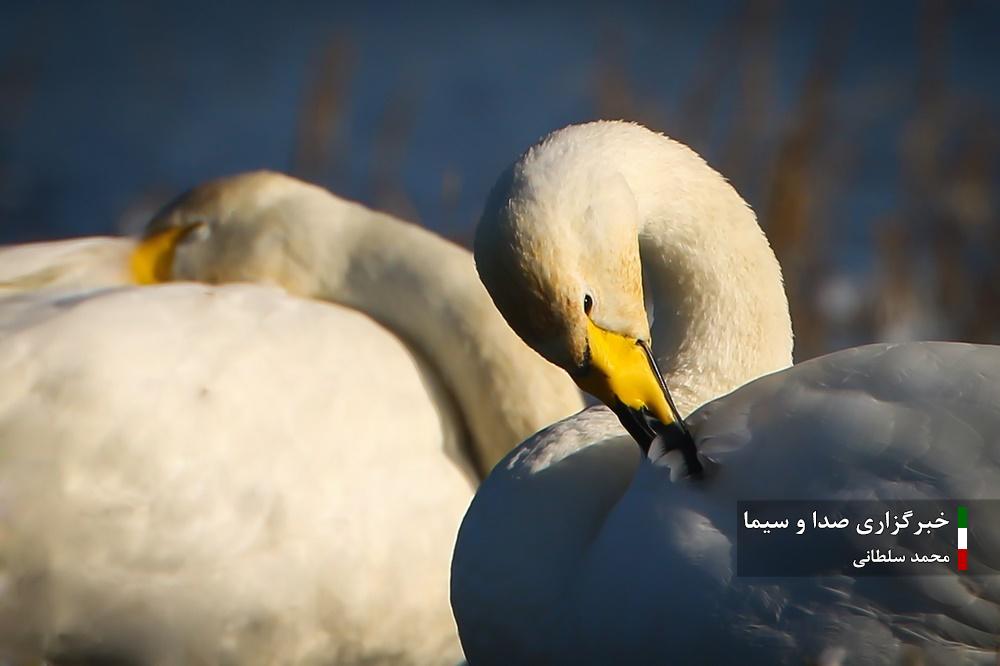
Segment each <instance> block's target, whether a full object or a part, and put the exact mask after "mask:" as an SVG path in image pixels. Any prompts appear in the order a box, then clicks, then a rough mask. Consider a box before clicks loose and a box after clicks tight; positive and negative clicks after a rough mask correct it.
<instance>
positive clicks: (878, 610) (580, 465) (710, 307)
mask: <svg viewBox="0 0 1000 666" xmlns="http://www.w3.org/2000/svg"><path fill="white" fill-rule="evenodd" d="M475 256H476V263H477V267H478V269H479V273H480V276H481V278H482V280H483V282H484V283H485V284H486V286H487V288H488V289H489V291H490V294H491V296H492V297H493V299H494V301H495V303H496V304H497V306H498V308H499V309H500V311H501V312H502V313H503V314H504V316H505V317H506V318H507V320H508V321H509V322H510V324H511V326H512V327H513V328H514V329H515V330H516V331H517V332H518V333H519V334H520V335H521V336H522V337H523V338H524V339H525V341H527V342H528V343H529V344H531V346H533V347H534V348H535V349H537V350H538V351H539V352H540V353H542V354H543V355H544V356H546V357H547V358H549V359H550V360H552V361H553V362H554V363H556V364H558V365H560V366H562V367H563V368H564V369H565V370H566V371H567V372H568V373H569V374H571V375H572V376H573V377H574V378H575V379H576V380H577V382H578V383H579V385H580V386H581V387H582V388H584V389H586V390H588V391H590V392H591V393H593V394H594V395H595V396H597V397H598V398H600V399H601V400H602V401H603V402H605V403H606V404H607V405H608V407H610V408H611V409H612V410H614V413H613V412H612V411H609V410H608V409H607V408H605V407H604V406H600V407H593V408H590V409H588V410H586V411H584V412H582V413H581V414H578V415H576V416H572V417H569V418H567V419H564V420H562V421H560V422H558V423H556V424H554V425H552V426H551V427H549V428H547V429H546V430H544V431H542V432H540V433H538V434H536V435H534V436H533V437H531V438H529V439H528V440H527V441H525V442H524V443H523V444H522V445H521V446H519V447H518V448H517V449H515V450H514V451H513V452H511V454H510V455H508V456H507V458H505V459H504V460H503V461H501V462H500V463H499V464H498V465H497V466H496V467H495V468H494V470H493V472H492V473H491V474H490V476H489V477H488V478H487V479H486V480H485V481H484V483H483V484H482V485H481V486H480V488H479V490H478V491H477V494H476V497H475V499H474V500H473V503H472V505H471V506H470V508H469V511H468V513H467V514H466V517H465V519H464V521H463V524H462V528H461V531H460V533H459V538H458V543H457V545H456V551H455V556H454V560H453V564H452V605H453V608H454V611H455V616H456V619H457V621H458V625H459V633H460V636H461V639H462V644H463V647H464V649H465V651H466V656H467V658H468V659H469V663H470V664H472V665H473V666H488V665H490V664H497V665H499V664H522V665H525V664H549V665H552V664H566V665H568V664H612V663H621V664H660V665H662V664H730V663H731V664H737V663H738V664H801V663H820V664H883V663H886V664H888V663H921V664H965V663H968V664H972V663H976V664H979V663H983V664H987V663H988V664H992V663H995V660H996V654H997V652H996V651H997V649H998V647H1000V576H986V577H978V578H976V577H965V576H959V575H958V574H957V573H956V572H955V571H954V570H951V569H949V570H947V571H942V572H941V575H936V576H910V577H898V578H891V579H882V578H858V577H850V576H843V575H838V576H827V577H822V578H795V579H792V578H772V579H759V578H757V579H755V578H741V577H738V576H736V545H735V532H736V524H737V510H736V502H737V501H739V500H757V499H845V498H866V499H874V498H883V499H888V498H893V499H919V498H929V499H937V498H965V499H977V498H993V499H996V498H1000V410H998V409H997V407H996V405H997V404H998V400H1000V351H998V349H997V348H995V347H990V346H976V345H962V344H947V343H912V344H903V345H874V346H869V347H863V348H859V349H852V350H847V351H843V352H839V353H836V354H831V355H829V356H826V357H823V358H820V359H816V360H813V361H810V362H807V363H803V364H800V365H797V366H794V367H787V366H789V364H790V363H791V349H792V332H791V325H790V321H789V315H788V308H787V302H786V299H785V295H784V292H783V288H782V283H781V275H780V269H779V267H778V264H777V261H776V259H775V257H774V255H773V253H772V251H771V249H770V247H769V245H768V243H767V240H766V238H765V237H764V235H763V233H762V232H761V230H760V228H759V226H758V225H757V222H756V220H755V217H754V215H753V212H752V211H751V210H750V209H749V207H748V206H747V205H746V204H745V202H744V201H743V200H742V199H741V198H740V197H739V195H738V194H737V193H736V191H735V190H734V189H733V188H732V187H731V186H730V185H729V184H728V183H726V181H725V180H724V179H723V178H722V177H721V176H720V175H719V174H718V173H716V172H715V171H714V170H712V169H711V168H710V167H709V166H708V165H707V164H705V162H704V161H703V160H702V159H701V158H700V157H698V156H697V155H696V154H695V153H694V152H693V151H691V150H690V149H688V148H687V147H685V146H683V145H681V144H678V143H676V142H674V141H672V140H670V139H668V138H666V137H664V136H661V135H658V134H655V133H653V132H651V131H649V130H647V129H645V128H643V127H641V126H638V125H634V124H629V123H623V122H596V123H590V124H586V125H580V126H573V127H569V128H566V129H563V130H560V131H558V132H555V133H553V134H551V135H549V136H548V137H547V138H545V139H544V140H543V141H542V142H540V143H539V144H538V145H536V146H534V147H532V148H531V149H529V150H528V151H527V152H526V153H525V154H524V155H523V156H522V157H521V158H520V159H519V160H518V161H517V162H516V163H515V164H514V165H513V166H512V167H511V168H510V169H508V170H507V171H506V172H505V173H504V174H503V175H502V176H501V178H500V179H499V181H498V183H497V185H496V187H495V188H494V191H493V192H492V194H491V196H490V199H489V201H488V202H487V205H486V209H485V211H484V213H483V216H482V219H481V221H480V225H479V229H478V231H477V235H476V246H475ZM644 302H645V303H648V304H649V305H648V306H647V305H644ZM650 320H651V321H652V324H651V325H650V324H649V323H648V322H649V321H650ZM649 352H651V354H650V353H649ZM650 359H653V361H651V360H650ZM657 368H658V369H659V372H661V373H662V379H663V381H662V382H660V381H659V379H658V376H657V375H658V374H659V373H658V371H657ZM768 373H771V374H768ZM754 380H756V381H754ZM748 382H749V383H748ZM661 384H665V386H666V387H668V388H669V390H670V392H671V393H672V394H673V397H674V399H675V404H676V408H677V409H676V411H677V412H679V413H680V415H682V416H686V415H688V414H691V412H693V414H691V416H690V417H689V418H687V427H688V430H689V432H690V435H691V437H692V438H693V442H694V445H695V446H696V448H697V450H698V452H699V455H700V456H701V462H702V463H704V464H705V465H706V466H708V469H706V470H704V473H698V470H697V469H692V462H693V457H692V456H691V455H690V454H691V453H692V452H690V451H688V452H685V451H684V447H685V446H690V444H689V443H688V444H685V441H684V439H685V436H686V434H685V433H684V432H682V431H679V425H678V424H673V422H674V420H675V419H676V418H677V417H676V415H675V410H674V409H671V407H670V405H669V400H668V399H667V397H666V396H665V395H663V393H665V390H663V387H662V386H661ZM658 388H659V389H660V394H657V389H658ZM734 389H735V390H734ZM726 394H728V395H726ZM719 396H724V397H719ZM716 398H718V399H716ZM713 399H715V400H714V401H713V402H709V401H712V400H713ZM705 403H708V404H705ZM699 407H700V408H699ZM695 410H696V411H695ZM616 414H617V417H616ZM623 425H624V426H625V427H623ZM625 428H627V429H628V432H629V433H632V435H633V436H634V439H633V437H630V436H629V435H628V434H627V432H626V429H625ZM636 441H638V442H639V444H640V446H642V447H643V448H649V447H650V446H652V447H653V449H652V450H649V452H648V453H649V455H648V456H641V455H639V453H638V451H639V449H638V448H637V447H636V446H635V442H636ZM657 446H660V447H662V449H661V450H656V447H657ZM653 459H655V460H653ZM694 464H695V465H697V462H696V461H694ZM709 465H710V466H709ZM977 528H978V530H977V539H979V540H980V542H981V543H985V544H994V545H996V547H995V548H993V549H992V550H991V549H989V548H985V549H980V551H979V552H978V553H977V557H978V558H979V559H980V564H982V565H983V566H984V567H987V568H988V569H989V570H992V571H998V572H1000V525H978V526H977Z"/></svg>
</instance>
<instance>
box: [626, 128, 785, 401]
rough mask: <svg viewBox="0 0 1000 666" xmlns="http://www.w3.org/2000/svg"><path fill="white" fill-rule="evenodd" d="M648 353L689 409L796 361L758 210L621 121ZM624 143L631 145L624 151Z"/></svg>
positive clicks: (667, 143)
mask: <svg viewBox="0 0 1000 666" xmlns="http://www.w3.org/2000/svg"><path fill="white" fill-rule="evenodd" d="M622 129H623V131H625V132H626V133H633V132H634V133H637V134H641V136H637V137H634V139H635V140H633V141H626V142H621V143H620V144H619V149H618V150H616V151H614V152H612V153H610V154H612V155H614V156H615V158H616V159H615V166H616V167H617V168H618V169H619V170H620V172H621V173H622V175H623V176H625V178H626V180H627V182H628V183H629V186H630V187H631V189H632V192H633V195H634V196H635V199H636V205H637V208H638V215H639V230H638V231H639V250H640V255H641V258H642V267H643V274H644V280H643V282H644V286H643V288H644V291H645V293H646V299H647V302H651V303H652V307H651V308H650V309H651V310H652V311H651V312H649V315H650V317H651V318H652V319H653V323H652V327H651V335H652V339H653V343H652V344H653V351H654V353H655V355H656V357H657V361H658V363H659V364H660V368H661V370H662V372H663V373H664V375H665V379H666V380H667V382H668V384H669V385H670V388H671V391H672V392H673V393H674V398H675V400H676V402H677V404H678V408H679V409H680V410H681V411H682V412H684V413H685V414H686V413H688V412H690V411H692V410H694V409H695V408H697V407H698V406H700V405H701V404H703V403H705V402H707V401H708V400H711V399H713V398H715V397H718V396H720V395H724V394H726V393H728V392H730V391H732V390H733V389H735V388H737V387H739V386H741V385H743V384H745V383H747V382H748V381H750V380H752V379H755V378H757V377H759V376H761V375H764V374H767V373H770V372H773V371H775V370H779V369H781V368H785V367H787V366H789V365H791V362H792V325H791V319H790V316H789V313H788V299H787V297H786V295H785V291H784V286H783V283H782V278H781V267H780V265H779V264H778V260H777V258H776V257H775V256H774V252H773V251H772V250H771V247H770V245H769V244H768V241H767V238H766V236H765V235H764V233H763V231H762V230H761V228H760V226H759V225H758V224H757V219H756V216H755V215H754V213H753V211H752V210H751V208H750V207H749V205H747V203H746V202H745V201H744V200H743V199H742V198H741V197H740V195H739V194H738V193H737V192H736V190H735V189H734V188H733V187H732V186H731V185H730V184H729V183H728V182H726V180H725V179H724V178H723V177H722V176H721V175H720V174H719V173H718V172H716V171H715V170H714V169H712V168H711V167H710V166H709V165H708V164H706V163H705V161H704V160H702V159H701V157H699V156H698V155H697V153H695V152H694V151H693V150H691V149H690V148H688V147H687V146H684V145H682V144H680V143H678V142H676V141H673V140H671V139H668V138H667V137H664V136H661V135H658V134H654V133H652V132H650V131H648V130H646V129H644V128H642V127H639V126H635V125H627V124H622ZM624 146H629V148H624Z"/></svg>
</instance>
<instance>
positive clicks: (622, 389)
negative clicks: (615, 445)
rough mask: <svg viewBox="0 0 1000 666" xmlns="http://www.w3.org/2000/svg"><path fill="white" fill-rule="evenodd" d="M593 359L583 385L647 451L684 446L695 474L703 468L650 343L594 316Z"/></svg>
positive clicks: (579, 381) (589, 335)
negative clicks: (604, 325) (602, 324)
mask: <svg viewBox="0 0 1000 666" xmlns="http://www.w3.org/2000/svg"><path fill="white" fill-rule="evenodd" d="M587 339H588V344H589V349H590V363H589V365H588V366H587V368H586V369H585V371H584V373H583V374H582V375H579V376H577V377H576V378H575V379H576V383H577V385H578V386H579V387H580V388H581V389H583V390H584V391H586V392H587V393H589V394H591V395H592V396H594V397H595V398H597V399H599V400H600V401H601V402H603V403H604V404H605V405H607V406H608V407H610V408H611V410H612V411H613V412H614V413H615V414H616V415H617V416H618V418H619V420H620V421H621V422H622V425H624V426H625V429H626V430H628V432H629V434H631V435H632V437H634V438H635V440H636V442H638V444H639V446H640V447H641V448H642V449H643V452H644V453H646V454H647V455H649V456H651V457H658V456H660V455H662V454H663V453H665V452H667V451H670V450H672V449H680V450H681V452H682V453H683V454H684V458H685V461H686V462H687V466H688V471H689V473H691V474H698V473H700V472H701V465H700V463H699V462H698V457H697V455H696V453H695V448H694V440H693V439H692V438H691V434H690V433H689V432H688V430H687V427H686V426H685V425H684V420H683V419H682V418H681V416H680V414H679V413H678V412H677V408H676V407H675V406H674V403H673V400H672V399H671V398H670V392H669V391H668V390H667V386H666V384H665V383H664V382H663V377H662V376H661V375H660V371H659V369H658V368H657V367H656V361H655V360H654V359H653V355H652V353H651V352H650V349H649V347H648V346H647V345H646V344H645V343H644V342H642V341H641V340H636V339H635V338H630V337H627V336H624V335H621V334H620V333H614V332H611V331H607V330H605V329H603V328H601V327H599V326H597V325H596V324H595V323H594V322H592V321H590V320H589V319H588V321H587Z"/></svg>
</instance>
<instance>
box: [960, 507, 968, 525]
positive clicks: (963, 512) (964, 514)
mask: <svg viewBox="0 0 1000 666" xmlns="http://www.w3.org/2000/svg"><path fill="white" fill-rule="evenodd" d="M958 526H959V527H968V526H969V507H966V506H960V507H958Z"/></svg>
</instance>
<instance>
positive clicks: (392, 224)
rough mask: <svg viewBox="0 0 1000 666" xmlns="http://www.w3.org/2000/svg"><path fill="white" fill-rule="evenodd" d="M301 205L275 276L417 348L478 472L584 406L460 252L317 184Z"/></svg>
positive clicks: (467, 256) (289, 227) (290, 219)
mask: <svg viewBox="0 0 1000 666" xmlns="http://www.w3.org/2000/svg"><path fill="white" fill-rule="evenodd" d="M301 205H302V206H305V207H307V208H309V209H310V210H305V211H301V213H302V214H294V213H293V214H290V215H288V216H287V222H288V223H287V224H286V225H285V227H286V228H285V230H284V231H285V233H283V234H282V238H283V239H285V240H284V242H285V243H286V247H285V248H284V250H285V251H284V252H282V253H281V254H282V255H283V256H285V257H286V258H287V259H288V261H289V266H288V267H287V269H286V270H287V274H286V275H283V276H282V278H281V280H280V282H281V284H282V285H284V286H286V287H287V286H288V285H293V286H296V287H295V289H293V290H295V291H298V292H299V293H300V294H301V295H305V296H310V297H315V298H320V299H325V300H330V301H333V302H337V303H341V304H343V305H347V306H350V307H353V308H355V309H357V310H360V311H362V312H365V313H366V314H368V315H369V316H371V317H372V318H374V319H376V320H377V321H379V322H381V323H382V324H384V325H386V326H387V327H388V328H390V329H391V330H393V331H394V332H396V333H397V334H398V335H399V336H400V337H401V338H403V339H404V340H405V341H406V342H407V343H409V344H410V345H412V346H413V347H414V348H415V349H416V350H417V351H418V352H419V353H421V354H422V355H423V356H424V357H425V358H426V359H427V360H428V361H429V362H430V365H431V367H433V368H434V370H435V371H436V372H437V373H438V375H439V377H440V378H441V379H442V380H443V381H444V384H445V386H446V387H447V388H448V390H449V392H450V393H451V396H452V398H453V399H454V400H455V402H456V403H457V405H458V407H459V409H460V410H461V413H462V416H463V419H464V421H465V424H466V426H467V428H468V429H469V431H470V434H471V435H472V439H473V442H474V448H475V450H474V451H472V452H471V454H472V455H473V457H474V458H475V460H473V463H474V465H475V466H476V467H477V469H478V471H479V472H480V473H483V474H484V473H485V472H488V471H489V469H491V468H492V466H493V465H494V464H495V463H496V462H497V461H498V460H499V459H500V458H501V457H503V456H504V455H505V454H506V453H507V452H508V451H509V450H510V449H511V448H513V447H514V446H516V445H517V444H518V443H519V442H521V441H522V440H523V439H524V438H526V437H527V436H529V435H530V434H532V433H534V432H536V431H537V430H539V429H541V428H543V427H544V426H546V425H548V424H549V423H552V422H553V421H556V420H558V419H560V418H562V417H564V416H567V415H568V414H571V413H573V412H575V411H578V410H579V409H580V408H581V407H582V400H581V397H580V394H579V391H578V390H577V389H576V387H575V385H574V384H573V383H572V381H571V380H570V379H569V378H568V377H566V376H565V375H564V373H563V372H562V371H561V370H560V369H558V368H556V367H555V366H553V365H551V364H549V363H548V362H546V361H545V360H544V359H542V358H541V357H540V356H538V355H537V354H536V353H535V352H534V351H532V350H531V349H529V348H528V347H527V346H526V345H525V344H524V343H523V342H522V341H521V340H520V339H519V338H518V337H517V336H516V335H515V334H514V332H513V331H511V330H510V328H509V327H508V326H507V324H506V322H504V320H503V319H502V317H501V316H500V313H499V312H497V311H496V309H495V308H494V307H493V303H492V301H491V300H490V298H489V295H488V294H487V293H486V290H485V288H484V287H483V286H482V284H481V283H480V282H479V279H478V277H477V274H476V271H475V268H474V266H473V260H472V256H471V255H470V254H469V252H468V251H466V250H464V249H462V248H460V247H458V246H457V245H454V244H452V243H450V242H448V241H446V240H444V239H442V238H440V237H439V236H437V235H435V234H433V233H431V232H429V231H426V230H424V229H422V228H420V227H418V226H416V225H412V224H408V223H405V222H401V221H399V220H396V219H394V218H392V217H389V216H388V215H384V214H380V213H377V212H375V211H371V210H369V209H367V208H365V207H364V206H361V205H360V204H355V203H352V202H346V201H343V200H339V199H336V198H334V197H332V196H331V195H329V193H327V192H326V191H325V190H322V189H320V188H315V191H314V192H313V196H311V197H309V198H308V200H306V199H305V198H304V199H303V201H302V203H301Z"/></svg>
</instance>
